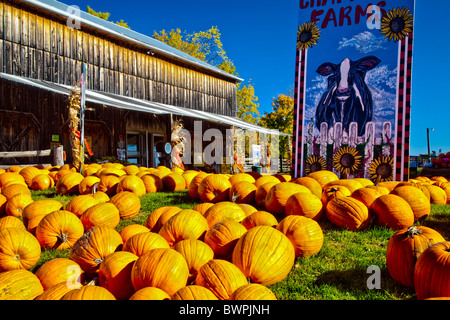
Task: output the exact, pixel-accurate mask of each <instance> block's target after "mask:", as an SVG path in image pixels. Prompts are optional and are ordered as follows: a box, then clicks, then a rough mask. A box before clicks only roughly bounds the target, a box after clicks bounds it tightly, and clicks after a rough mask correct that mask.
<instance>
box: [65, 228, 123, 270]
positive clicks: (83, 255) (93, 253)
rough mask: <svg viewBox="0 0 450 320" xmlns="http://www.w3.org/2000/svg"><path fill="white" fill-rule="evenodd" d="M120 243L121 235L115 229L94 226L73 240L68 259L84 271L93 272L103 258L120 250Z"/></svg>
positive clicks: (121, 243)
mask: <svg viewBox="0 0 450 320" xmlns="http://www.w3.org/2000/svg"><path fill="white" fill-rule="evenodd" d="M122 245H123V242H122V237H121V236H120V234H119V233H118V232H117V231H116V230H114V229H112V228H110V227H106V226H100V227H94V228H92V229H90V230H89V231H87V232H85V233H84V234H83V236H81V238H79V239H78V240H77V242H75V244H74V245H73V247H72V248H71V250H70V259H72V260H73V261H75V262H76V263H78V264H79V265H80V267H81V269H83V270H84V271H85V272H86V273H88V274H93V273H96V272H97V271H98V267H99V266H100V263H101V262H102V261H103V259H104V258H105V257H107V256H108V255H110V254H111V253H113V252H115V251H117V250H121V249H122Z"/></svg>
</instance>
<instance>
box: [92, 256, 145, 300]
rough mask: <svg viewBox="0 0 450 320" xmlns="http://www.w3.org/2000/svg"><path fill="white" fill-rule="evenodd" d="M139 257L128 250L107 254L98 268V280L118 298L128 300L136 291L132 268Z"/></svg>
mask: <svg viewBox="0 0 450 320" xmlns="http://www.w3.org/2000/svg"><path fill="white" fill-rule="evenodd" d="M137 259H138V257H137V256H136V255H134V254H133V253H131V252H127V251H117V252H114V253H111V254H110V255H109V256H107V257H106V258H105V259H104V260H103V262H102V263H101V264H100V268H99V269H98V282H99V284H100V286H101V287H103V288H105V289H107V290H108V291H109V292H111V293H112V294H113V295H114V297H115V298H116V299H117V300H128V299H129V298H130V297H131V296H132V295H133V293H134V288H133V284H132V283H131V269H132V268H133V264H134V262H135V261H136V260H137Z"/></svg>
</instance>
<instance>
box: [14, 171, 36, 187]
mask: <svg viewBox="0 0 450 320" xmlns="http://www.w3.org/2000/svg"><path fill="white" fill-rule="evenodd" d="M40 173H41V171H40V170H39V169H38V168H36V167H25V168H23V169H22V170H20V172H19V174H20V175H21V176H22V177H23V179H24V180H25V183H26V184H27V185H28V186H29V187H30V186H31V182H32V181H33V178H34V177H35V176H37V175H38V174H40Z"/></svg>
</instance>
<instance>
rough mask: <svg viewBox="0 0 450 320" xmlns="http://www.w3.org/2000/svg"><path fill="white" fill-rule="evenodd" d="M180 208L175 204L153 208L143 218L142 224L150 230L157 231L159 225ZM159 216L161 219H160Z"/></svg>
mask: <svg viewBox="0 0 450 320" xmlns="http://www.w3.org/2000/svg"><path fill="white" fill-rule="evenodd" d="M181 210H182V209H181V208H179V207H176V206H164V207H160V208H158V209H155V210H153V211H152V212H151V213H150V214H149V215H148V216H147V219H145V222H144V226H145V227H147V228H148V229H149V230H150V231H153V232H158V231H159V229H160V228H161V226H162V225H163V224H164V223H165V222H166V221H167V220H169V219H170V218H171V217H172V216H173V215H175V214H177V213H178V212H180V211H181ZM160 218H161V220H160Z"/></svg>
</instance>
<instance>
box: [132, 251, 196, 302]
mask: <svg viewBox="0 0 450 320" xmlns="http://www.w3.org/2000/svg"><path fill="white" fill-rule="evenodd" d="M188 277H189V268H188V265H187V263H186V260H184V258H183V256H182V255H181V254H180V253H179V252H177V251H175V250H173V249H168V248H158V249H153V250H150V251H147V252H146V253H144V254H143V255H142V256H140V257H139V258H138V259H137V261H136V262H135V264H134V266H133V269H132V271H131V282H132V283H133V287H134V290H136V291H137V290H139V289H142V288H144V287H157V288H160V289H161V290H163V291H165V292H167V294H168V295H169V296H171V295H173V294H174V293H175V292H177V291H178V290H179V289H181V288H182V287H184V286H186V284H187V279H188Z"/></svg>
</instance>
